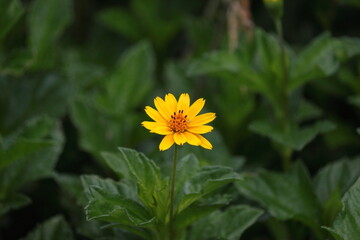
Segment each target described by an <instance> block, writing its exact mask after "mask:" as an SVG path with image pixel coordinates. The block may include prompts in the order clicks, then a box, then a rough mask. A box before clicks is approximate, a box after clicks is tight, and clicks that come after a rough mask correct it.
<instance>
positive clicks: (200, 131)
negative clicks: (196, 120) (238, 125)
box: [187, 125, 214, 134]
mask: <svg viewBox="0 0 360 240" xmlns="http://www.w3.org/2000/svg"><path fill="white" fill-rule="evenodd" d="M213 129H214V128H213V127H212V126H208V125H201V126H194V127H188V128H187V130H188V131H189V132H192V133H198V134H204V133H208V132H211V131H212V130H213Z"/></svg>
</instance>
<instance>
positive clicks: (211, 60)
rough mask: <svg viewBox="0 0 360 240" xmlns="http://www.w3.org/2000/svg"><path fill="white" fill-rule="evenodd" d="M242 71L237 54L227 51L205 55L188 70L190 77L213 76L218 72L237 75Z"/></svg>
mask: <svg viewBox="0 0 360 240" xmlns="http://www.w3.org/2000/svg"><path fill="white" fill-rule="evenodd" d="M239 71H241V67H240V64H239V60H238V58H237V57H236V55H235V54H233V53H229V52H227V51H216V52H210V53H206V54H204V56H203V57H201V58H200V59H198V60H194V61H193V62H192V63H191V64H190V65H189V68H188V70H187V74H188V75H189V76H198V75H204V74H213V73H218V72H230V73H237V72H239Z"/></svg>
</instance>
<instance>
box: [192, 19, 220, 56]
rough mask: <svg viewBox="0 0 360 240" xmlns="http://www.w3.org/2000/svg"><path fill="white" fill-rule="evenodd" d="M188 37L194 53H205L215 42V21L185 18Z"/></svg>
mask: <svg viewBox="0 0 360 240" xmlns="http://www.w3.org/2000/svg"><path fill="white" fill-rule="evenodd" d="M185 26H186V33H187V37H188V38H189V40H190V42H191V45H192V46H191V47H192V48H193V49H192V50H193V51H194V52H195V53H194V55H197V54H201V53H204V52H206V51H208V50H210V49H211V46H212V44H213V42H214V38H213V36H214V33H215V30H214V27H213V23H212V22H211V21H209V20H208V19H204V18H201V19H198V18H189V17H187V18H186V19H185Z"/></svg>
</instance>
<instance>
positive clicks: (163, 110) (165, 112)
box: [154, 97, 172, 121]
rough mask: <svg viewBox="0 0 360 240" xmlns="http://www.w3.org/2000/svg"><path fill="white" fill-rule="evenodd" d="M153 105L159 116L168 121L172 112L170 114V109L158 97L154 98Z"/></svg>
mask: <svg viewBox="0 0 360 240" xmlns="http://www.w3.org/2000/svg"><path fill="white" fill-rule="evenodd" d="M154 104H155V107H156V109H157V110H158V111H159V113H160V114H161V116H163V118H164V119H165V120H167V121H169V120H170V118H171V114H172V112H170V109H169V107H168V106H167V105H166V103H165V101H164V100H163V99H162V98H160V97H156V98H155V100H154Z"/></svg>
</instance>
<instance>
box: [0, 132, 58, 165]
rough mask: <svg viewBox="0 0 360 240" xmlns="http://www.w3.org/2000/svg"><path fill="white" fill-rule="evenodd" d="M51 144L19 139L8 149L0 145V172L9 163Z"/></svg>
mask: <svg viewBox="0 0 360 240" xmlns="http://www.w3.org/2000/svg"><path fill="white" fill-rule="evenodd" d="M51 145H52V144H51V142H46V141H37V140H27V139H19V140H17V141H16V142H15V143H14V144H13V145H11V146H10V147H9V148H7V149H4V148H3V147H2V146H1V145H0V170H1V169H2V168H4V167H6V166H7V165H9V164H10V163H12V162H14V161H16V160H18V159H21V158H23V157H26V156H28V155H31V154H33V153H35V152H38V151H40V150H42V149H44V148H47V147H50V146H51Z"/></svg>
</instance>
